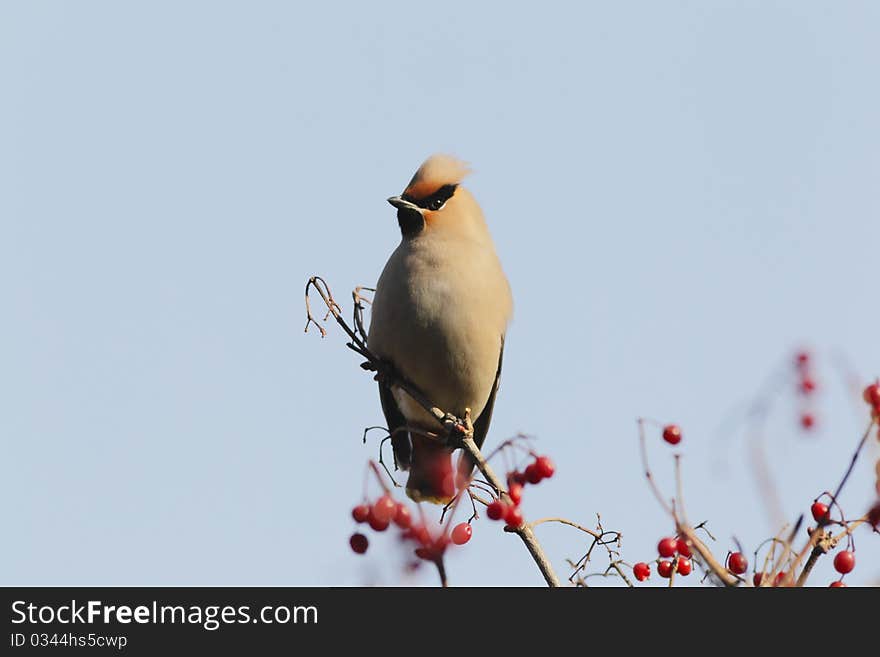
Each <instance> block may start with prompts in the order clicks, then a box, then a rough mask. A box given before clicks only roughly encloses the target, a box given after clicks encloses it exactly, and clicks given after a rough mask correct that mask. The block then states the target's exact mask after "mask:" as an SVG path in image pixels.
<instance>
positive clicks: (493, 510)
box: [486, 500, 507, 520]
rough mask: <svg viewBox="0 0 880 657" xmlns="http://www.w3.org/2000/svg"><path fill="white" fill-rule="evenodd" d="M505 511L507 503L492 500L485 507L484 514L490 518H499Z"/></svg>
mask: <svg viewBox="0 0 880 657" xmlns="http://www.w3.org/2000/svg"><path fill="white" fill-rule="evenodd" d="M506 511H507V505H506V504H505V503H504V502H502V501H501V500H492V502H491V503H490V504H489V506H487V507H486V515H487V516H489V519H490V520H501V519H502V518H503V517H504V514H505V512H506Z"/></svg>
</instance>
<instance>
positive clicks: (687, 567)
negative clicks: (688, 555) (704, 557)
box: [675, 557, 692, 575]
mask: <svg viewBox="0 0 880 657" xmlns="http://www.w3.org/2000/svg"><path fill="white" fill-rule="evenodd" d="M691 568H692V566H691V560H690V559H685V558H684V557H680V558H679V559H678V566H677V567H676V569H675V570H676V572H678V573H679V574H680V575H690V574H691Z"/></svg>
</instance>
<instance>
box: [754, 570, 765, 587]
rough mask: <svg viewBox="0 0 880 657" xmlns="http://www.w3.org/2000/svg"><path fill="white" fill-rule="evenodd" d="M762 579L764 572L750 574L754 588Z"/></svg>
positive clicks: (759, 584)
mask: <svg viewBox="0 0 880 657" xmlns="http://www.w3.org/2000/svg"><path fill="white" fill-rule="evenodd" d="M763 579H764V573H755V574H754V575H752V584H754V585H755V588H758V587H759V586H761V580H763Z"/></svg>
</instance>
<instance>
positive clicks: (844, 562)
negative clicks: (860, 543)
mask: <svg viewBox="0 0 880 657" xmlns="http://www.w3.org/2000/svg"><path fill="white" fill-rule="evenodd" d="M855 567H856V555H855V554H854V553H853V552H850V551H849V550H844V551H843V552H838V553H837V554H836V555H835V556H834V570H836V571H837V572H839V573H840V574H841V575H846V574H847V573H850V572H852V569H853V568H855Z"/></svg>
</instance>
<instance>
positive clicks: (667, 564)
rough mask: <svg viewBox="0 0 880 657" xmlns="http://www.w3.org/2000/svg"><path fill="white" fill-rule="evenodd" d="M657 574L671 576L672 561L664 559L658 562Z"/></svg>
mask: <svg viewBox="0 0 880 657" xmlns="http://www.w3.org/2000/svg"><path fill="white" fill-rule="evenodd" d="M657 574H658V575H660V577H666V578H669V577H672V562H671V561H665V560H664V561H661V562H660V563H658V564H657Z"/></svg>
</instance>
